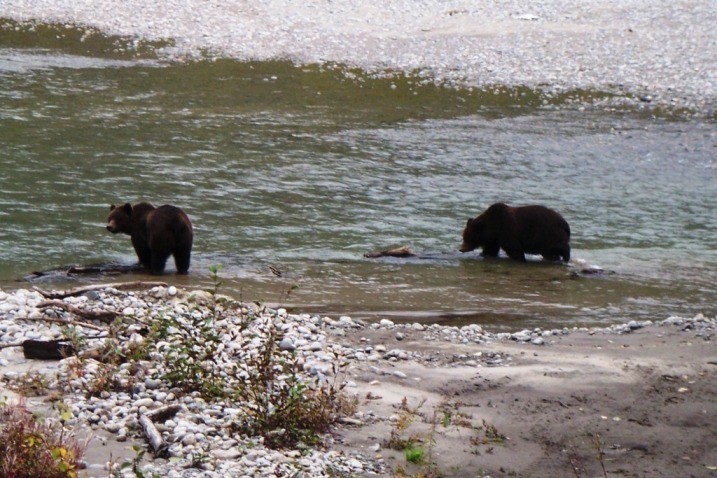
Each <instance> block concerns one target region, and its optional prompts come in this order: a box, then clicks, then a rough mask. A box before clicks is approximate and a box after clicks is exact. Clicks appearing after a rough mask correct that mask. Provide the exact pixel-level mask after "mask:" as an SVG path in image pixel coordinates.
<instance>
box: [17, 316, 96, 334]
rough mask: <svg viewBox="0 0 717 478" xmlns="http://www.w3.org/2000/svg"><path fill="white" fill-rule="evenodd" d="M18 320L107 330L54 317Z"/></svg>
mask: <svg viewBox="0 0 717 478" xmlns="http://www.w3.org/2000/svg"><path fill="white" fill-rule="evenodd" d="M15 319H16V320H35V321H41V322H57V323H58V324H65V325H79V326H80V327H85V328H88V329H92V330H100V331H102V330H105V329H103V328H102V327H98V326H96V325H93V324H87V323H85V322H79V321H77V320H69V319H67V320H66V319H55V318H52V317H16V318H15Z"/></svg>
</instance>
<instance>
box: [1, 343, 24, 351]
mask: <svg viewBox="0 0 717 478" xmlns="http://www.w3.org/2000/svg"><path fill="white" fill-rule="evenodd" d="M10 347H22V342H17V343H14V344H0V350H2V349H9V348H10Z"/></svg>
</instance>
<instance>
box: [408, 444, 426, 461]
mask: <svg viewBox="0 0 717 478" xmlns="http://www.w3.org/2000/svg"><path fill="white" fill-rule="evenodd" d="M404 454H405V455H406V461H407V462H409V463H413V464H414V465H417V464H419V463H421V462H422V461H423V459H424V455H425V454H426V451H425V450H424V449H423V447H422V446H420V445H415V444H414V445H409V446H408V447H407V448H406V449H405V450H404Z"/></svg>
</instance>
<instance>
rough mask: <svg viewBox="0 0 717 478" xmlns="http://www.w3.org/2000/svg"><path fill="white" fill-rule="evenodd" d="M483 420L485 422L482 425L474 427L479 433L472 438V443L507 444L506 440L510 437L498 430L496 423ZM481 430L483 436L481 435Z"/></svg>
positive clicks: (476, 444)
mask: <svg viewBox="0 0 717 478" xmlns="http://www.w3.org/2000/svg"><path fill="white" fill-rule="evenodd" d="M482 422H483V424H482V425H481V426H477V427H474V428H475V430H476V432H478V434H476V435H475V436H474V437H472V438H471V440H470V441H471V444H473V445H475V446H478V445H491V444H495V445H505V442H506V441H507V440H508V437H506V436H505V435H503V434H502V433H500V432H498V429H497V428H496V427H495V425H491V424H489V423H488V422H486V421H485V419H483V421H482ZM481 432H482V434H483V436H481V435H480V433H481Z"/></svg>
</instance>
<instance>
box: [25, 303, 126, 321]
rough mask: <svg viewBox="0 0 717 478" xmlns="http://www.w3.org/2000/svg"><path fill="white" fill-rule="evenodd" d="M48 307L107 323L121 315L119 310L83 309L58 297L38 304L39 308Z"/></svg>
mask: <svg viewBox="0 0 717 478" xmlns="http://www.w3.org/2000/svg"><path fill="white" fill-rule="evenodd" d="M48 307H54V308H56V309H62V310H64V311H65V312H69V313H71V314H73V315H76V316H78V317H82V318H83V319H88V320H99V321H100V322H104V323H106V324H110V323H112V321H113V320H115V319H116V318H117V316H118V315H120V314H119V312H115V311H112V310H102V311H92V310H83V309H80V308H79V307H75V306H74V305H71V304H67V303H65V302H62V301H61V300H58V299H51V300H43V301H42V302H40V303H39V304H37V308H38V309H45V308H48Z"/></svg>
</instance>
